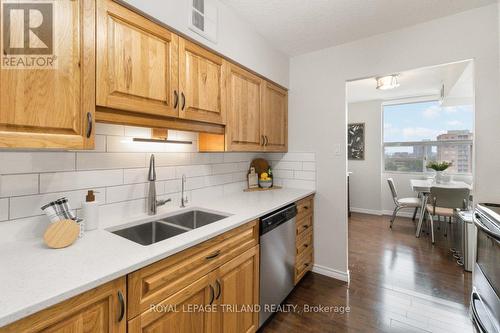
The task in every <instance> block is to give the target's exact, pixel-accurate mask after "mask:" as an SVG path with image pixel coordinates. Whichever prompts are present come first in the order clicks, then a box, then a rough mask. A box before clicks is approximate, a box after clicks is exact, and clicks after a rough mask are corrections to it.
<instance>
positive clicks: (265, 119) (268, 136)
mask: <svg viewBox="0 0 500 333" xmlns="http://www.w3.org/2000/svg"><path fill="white" fill-rule="evenodd" d="M263 100H264V102H263V106H262V116H261V119H262V122H261V132H262V135H264V140H265V142H264V147H265V150H266V151H287V150H288V93H287V91H286V90H285V89H282V88H280V87H278V86H276V85H274V84H272V83H270V82H266V84H265V87H264V98H263Z"/></svg>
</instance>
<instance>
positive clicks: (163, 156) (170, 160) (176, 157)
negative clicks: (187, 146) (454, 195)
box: [146, 152, 190, 166]
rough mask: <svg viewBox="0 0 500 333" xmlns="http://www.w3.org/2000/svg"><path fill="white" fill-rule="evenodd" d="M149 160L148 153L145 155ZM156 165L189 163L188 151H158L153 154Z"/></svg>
mask: <svg viewBox="0 0 500 333" xmlns="http://www.w3.org/2000/svg"><path fill="white" fill-rule="evenodd" d="M146 158H147V159H148V161H149V155H147V157H146ZM155 162H156V165H157V166H171V165H188V164H189V163H190V154H189V153H182V152H181V153H159V154H155Z"/></svg>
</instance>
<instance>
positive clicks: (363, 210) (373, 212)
mask: <svg viewBox="0 0 500 333" xmlns="http://www.w3.org/2000/svg"><path fill="white" fill-rule="evenodd" d="M351 212H354V213H363V214H370V215H382V213H383V212H382V211H380V210H376V209H366V208H357V207H351Z"/></svg>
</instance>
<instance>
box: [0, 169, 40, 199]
mask: <svg viewBox="0 0 500 333" xmlns="http://www.w3.org/2000/svg"><path fill="white" fill-rule="evenodd" d="M36 193H38V174H37V173H33V174H26V175H3V176H1V177H0V197H15V196H20V195H30V194H36Z"/></svg>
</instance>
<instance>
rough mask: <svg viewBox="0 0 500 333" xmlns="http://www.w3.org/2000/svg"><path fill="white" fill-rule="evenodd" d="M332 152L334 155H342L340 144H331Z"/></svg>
mask: <svg viewBox="0 0 500 333" xmlns="http://www.w3.org/2000/svg"><path fill="white" fill-rule="evenodd" d="M333 152H334V153H335V156H340V155H342V149H341V148H340V144H338V143H336V144H334V145H333Z"/></svg>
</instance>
